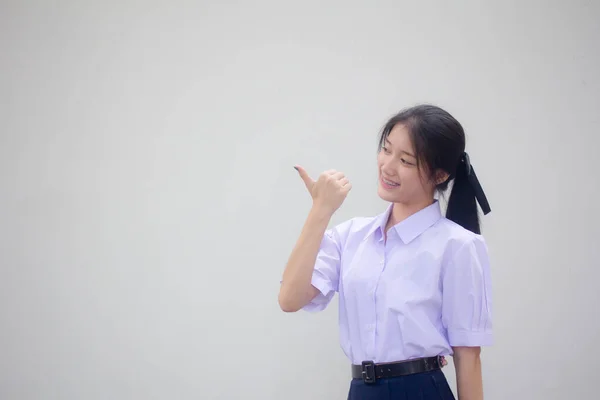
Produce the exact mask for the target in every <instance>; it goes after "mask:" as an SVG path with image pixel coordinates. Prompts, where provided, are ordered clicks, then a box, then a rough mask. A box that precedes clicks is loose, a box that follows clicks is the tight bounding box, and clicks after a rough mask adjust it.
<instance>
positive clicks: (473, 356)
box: [454, 348, 483, 400]
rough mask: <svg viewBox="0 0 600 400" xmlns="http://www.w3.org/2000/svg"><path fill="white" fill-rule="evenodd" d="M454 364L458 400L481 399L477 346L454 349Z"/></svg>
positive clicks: (479, 364) (481, 380)
mask: <svg viewBox="0 0 600 400" xmlns="http://www.w3.org/2000/svg"><path fill="white" fill-rule="evenodd" d="M454 366H455V369H456V386H457V391H458V400H483V379H482V375H481V359H480V357H479V348H463V349H455V353H454Z"/></svg>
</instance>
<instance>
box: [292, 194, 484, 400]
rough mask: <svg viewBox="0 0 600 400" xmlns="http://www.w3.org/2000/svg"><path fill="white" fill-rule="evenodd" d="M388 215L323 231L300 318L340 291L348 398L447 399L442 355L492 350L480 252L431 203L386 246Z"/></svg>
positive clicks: (390, 235) (476, 242)
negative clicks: (310, 293)
mask: <svg viewBox="0 0 600 400" xmlns="http://www.w3.org/2000/svg"><path fill="white" fill-rule="evenodd" d="M391 210H392V205H390V206H389V207H388V208H387V210H386V211H385V212H383V213H382V214H380V215H378V216H375V217H359V218H353V219H351V220H348V221H346V222H343V223H341V224H339V225H337V226H335V227H333V228H331V229H329V230H327V231H326V233H325V235H324V237H323V240H322V242H321V246H320V249H319V252H318V256H317V259H316V264H315V268H314V272H313V275H312V285H313V286H314V287H315V288H317V289H318V290H319V292H320V293H319V294H318V295H317V296H316V297H315V298H314V299H313V300H312V301H311V302H310V303H309V304H307V305H306V306H305V307H304V310H306V311H308V312H317V311H321V310H323V309H325V308H326V307H327V305H328V304H329V303H330V301H331V299H332V298H333V296H334V295H335V294H336V293H338V295H339V339H340V344H341V347H342V349H343V351H344V353H345V354H346V356H347V358H348V360H349V361H350V363H351V364H352V366H351V371H352V380H351V384H350V390H349V393H348V399H349V400H353V399H361V400H365V399H373V400H376V399H377V400H379V399H407V400H408V399H424V400H427V399H453V398H454V397H453V395H452V392H451V390H450V388H449V386H448V383H447V381H446V379H445V376H444V374H443V373H442V371H441V360H440V357H441V356H447V355H452V354H453V352H452V346H487V345H491V344H492V339H493V338H492V318H491V317H492V314H491V283H490V266H489V260H488V253H487V248H486V244H485V241H484V239H483V237H482V236H480V235H477V234H475V233H472V232H471V231H468V230H466V229H464V228H463V227H461V226H460V225H458V224H456V223H454V222H452V221H450V220H448V219H446V218H445V217H443V216H442V213H441V210H440V205H439V203H438V202H437V201H435V202H434V203H433V204H432V205H430V206H428V207H426V208H424V209H422V210H421V211H419V212H417V213H415V214H413V215H411V216H410V217H409V218H407V219H405V220H404V221H402V222H400V223H399V224H397V225H395V226H393V227H392V228H390V229H389V230H388V232H387V239H386V237H385V234H384V230H385V226H386V223H387V220H388V217H389V215H390V212H391ZM402 361H410V362H404V363H400V364H398V362H402ZM393 363H396V364H393ZM380 364H382V365H380Z"/></svg>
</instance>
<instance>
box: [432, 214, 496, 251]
mask: <svg viewBox="0 0 600 400" xmlns="http://www.w3.org/2000/svg"><path fill="white" fill-rule="evenodd" d="M437 228H438V230H439V232H440V233H441V234H442V235H443V236H444V237H445V238H446V259H447V260H453V259H456V258H457V257H458V258H461V257H469V256H470V257H473V258H485V259H486V260H487V251H488V247H487V243H486V241H485V238H484V237H483V236H482V235H480V234H477V233H474V232H471V231H470V230H468V229H465V228H463V227H462V226H460V225H459V224H457V223H456V222H454V221H451V220H449V219H447V218H444V217H442V218H441V219H440V221H439V222H438V224H437Z"/></svg>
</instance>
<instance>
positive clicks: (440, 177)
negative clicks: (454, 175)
mask: <svg viewBox="0 0 600 400" xmlns="http://www.w3.org/2000/svg"><path fill="white" fill-rule="evenodd" d="M449 177H450V174H448V173H447V172H446V171H444V170H441V169H438V170H437V171H435V175H434V181H435V184H436V186H437V185H439V184H441V183H444V182H446V181H447V180H448V178H449Z"/></svg>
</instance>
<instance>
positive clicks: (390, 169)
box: [381, 161, 396, 178]
mask: <svg viewBox="0 0 600 400" xmlns="http://www.w3.org/2000/svg"><path fill="white" fill-rule="evenodd" d="M381 172H383V174H384V175H385V176H389V177H390V178H393V177H394V176H396V169H395V168H394V163H393V162H389V161H384V162H383V163H382V164H381Z"/></svg>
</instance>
